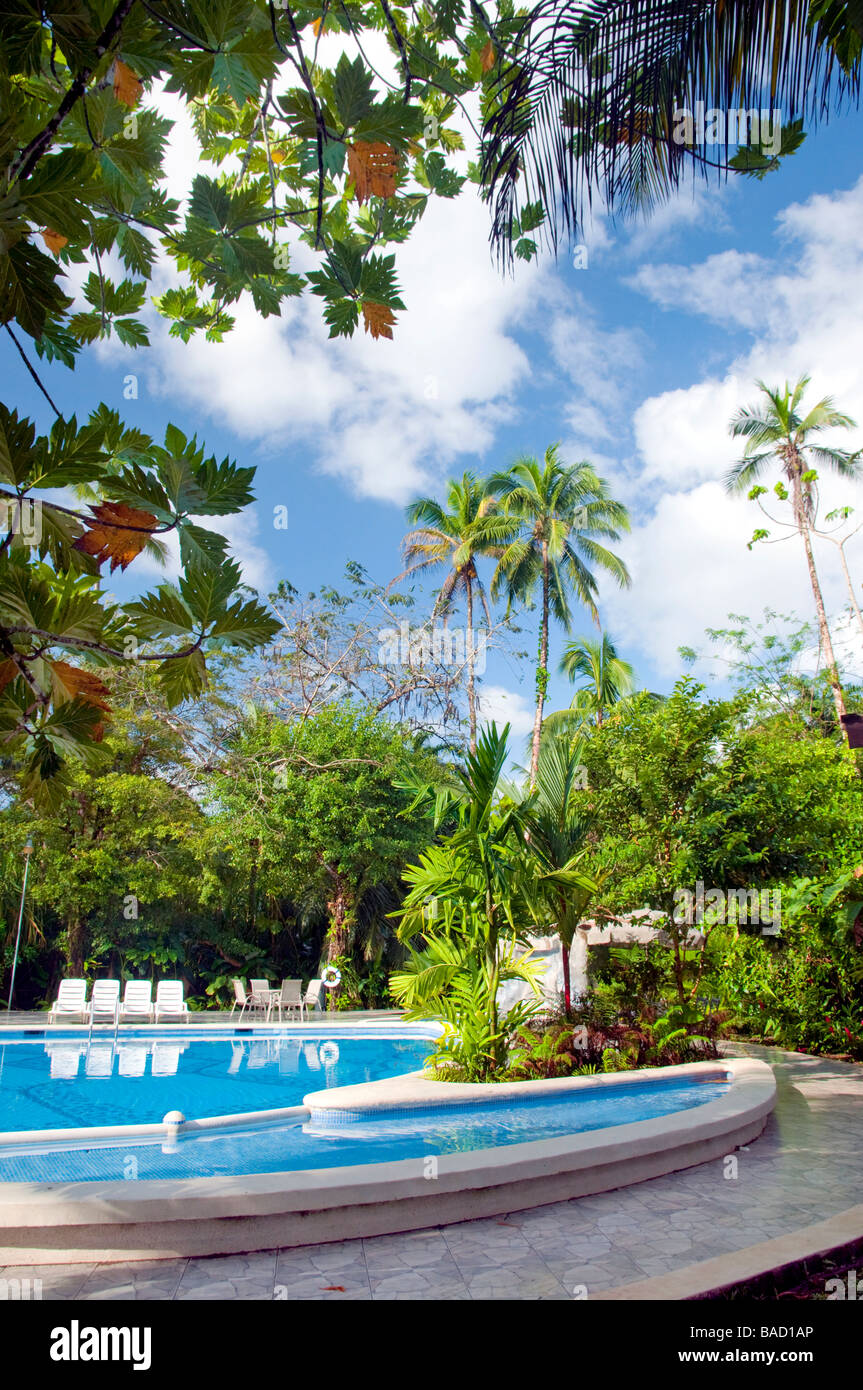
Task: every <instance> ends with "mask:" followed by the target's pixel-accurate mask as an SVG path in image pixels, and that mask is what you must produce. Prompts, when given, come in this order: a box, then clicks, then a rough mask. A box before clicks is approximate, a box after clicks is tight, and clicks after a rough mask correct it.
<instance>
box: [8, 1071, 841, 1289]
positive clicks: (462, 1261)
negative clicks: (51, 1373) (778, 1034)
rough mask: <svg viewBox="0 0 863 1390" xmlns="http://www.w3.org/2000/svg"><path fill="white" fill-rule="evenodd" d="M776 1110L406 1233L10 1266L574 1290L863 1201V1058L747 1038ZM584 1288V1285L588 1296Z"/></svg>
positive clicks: (65, 1276) (768, 1234) (664, 1266)
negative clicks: (715, 1151) (744, 1130)
mask: <svg viewBox="0 0 863 1390" xmlns="http://www.w3.org/2000/svg"><path fill="white" fill-rule="evenodd" d="M729 1050H733V1051H734V1052H737V1053H748V1054H751V1055H756V1056H760V1057H764V1058H765V1059H766V1060H768V1061H770V1062H771V1063H772V1065H773V1066H774V1068H775V1071H776V1076H777V1082H778V1086H779V1096H778V1103H777V1108H776V1111H775V1113H774V1114H773V1116H772V1117H771V1119H770V1121H769V1122H768V1126H767V1129H766V1130H765V1132H764V1134H763V1135H762V1137H761V1138H760V1139H758V1140H757V1141H756V1142H755V1143H753V1144H752V1145H750V1147H749V1148H748V1150H745V1151H741V1152H739V1153H738V1154H737V1155H736V1160H737V1162H736V1175H735V1173H734V1169H735V1165H734V1164H733V1163H730V1162H728V1161H727V1160H726V1161H725V1162H722V1161H714V1162H711V1163H705V1164H702V1165H701V1166H699V1167H697V1168H691V1169H688V1170H687V1171H686V1172H683V1173H677V1174H672V1175H670V1176H667V1177H662V1178H655V1179H653V1180H651V1181H649V1182H644V1183H639V1184H637V1185H635V1186H633V1187H630V1188H624V1189H621V1190H619V1191H616V1192H609V1193H603V1194H601V1195H599V1196H595V1197H582V1198H579V1199H576V1200H573V1201H569V1202H558V1203H555V1204H554V1205H553V1206H547V1207H539V1208H537V1209H535V1210H533V1211H527V1212H518V1213H516V1214H514V1215H512V1216H508V1217H500V1218H493V1219H492V1218H489V1219H484V1220H480V1221H466V1222H462V1223H461V1224H459V1225H454V1226H445V1227H439V1228H435V1229H431V1230H426V1231H418V1232H414V1233H409V1234H404V1235H390V1236H377V1237H375V1238H373V1239H368V1240H346V1241H341V1242H337V1243H330V1244H327V1245H318V1246H306V1247H301V1248H297V1249H283V1250H269V1251H263V1252H261V1253H256V1254H250V1255H225V1256H214V1257H211V1258H207V1259H188V1260H186V1259H183V1260H160V1261H148V1262H137V1263H130V1264H103V1265H98V1264H97V1265H65V1266H64V1265H53V1266H42V1267H40V1268H38V1269H37V1268H29V1267H15V1268H6V1269H3V1270H0V1278H3V1279H7V1280H8V1279H12V1278H22V1279H25V1278H30V1279H35V1278H38V1279H41V1281H42V1297H43V1298H46V1299H90V1300H108V1299H141V1300H150V1299H181V1300H185V1299H238V1298H240V1299H258V1300H270V1299H274V1298H275V1299H288V1300H293V1299H320V1300H331V1301H334V1302H338V1301H343V1300H346V1299H347V1300H358V1299H359V1300H363V1299H365V1300H368V1299H472V1298H475V1299H572V1298H573V1297H574V1296H579V1297H584V1296H585V1291H586V1294H587V1296H588V1297H590V1296H592V1295H595V1294H598V1293H601V1292H603V1291H606V1290H609V1289H612V1288H617V1287H619V1286H621V1285H625V1284H630V1283H634V1282H637V1281H640V1280H643V1279H646V1278H649V1277H651V1276H655V1275H661V1274H665V1273H669V1272H671V1271H673V1270H679V1269H682V1268H684V1267H686V1266H689V1265H692V1264H695V1263H696V1262H699V1261H702V1260H707V1259H710V1258H712V1257H715V1256H718V1255H722V1254H727V1253H728V1252H731V1251H736V1250H742V1249H744V1248H746V1247H748V1246H751V1245H754V1244H756V1243H758V1242H761V1241H766V1240H770V1239H772V1238H773V1237H776V1236H780V1235H785V1234H786V1233H788V1232H791V1231H794V1230H795V1229H799V1228H801V1227H805V1226H809V1225H811V1224H813V1223H815V1222H817V1221H820V1220H822V1219H823V1218H825V1217H828V1216H833V1215H835V1214H836V1213H838V1212H841V1211H844V1210H845V1209H846V1208H848V1207H851V1206H854V1205H855V1204H857V1203H859V1202H860V1201H861V1200H863V1067H860V1066H852V1065H848V1064H845V1063H842V1062H832V1061H827V1060H824V1059H821V1058H816V1057H807V1056H801V1055H798V1054H796V1053H787V1052H779V1051H777V1050H775V1049H767V1048H758V1047H750V1046H738V1045H736V1044H735V1046H734V1047H733V1049H729ZM576 1290H578V1293H577V1294H576V1292H575V1291H576Z"/></svg>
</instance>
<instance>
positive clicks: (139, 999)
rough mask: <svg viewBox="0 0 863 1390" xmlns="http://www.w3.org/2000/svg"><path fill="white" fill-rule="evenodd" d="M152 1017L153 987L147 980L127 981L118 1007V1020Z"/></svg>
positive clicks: (148, 1019)
mask: <svg viewBox="0 0 863 1390" xmlns="http://www.w3.org/2000/svg"><path fill="white" fill-rule="evenodd" d="M152 1017H153V986H152V984H151V983H150V981H149V980H127V981H126V988H125V990H124V991H123V1002H122V1004H121V1005H120V1018H121V1020H122V1019H124V1018H146V1019H147V1021H148V1022H149V1021H150V1019H151V1018H152Z"/></svg>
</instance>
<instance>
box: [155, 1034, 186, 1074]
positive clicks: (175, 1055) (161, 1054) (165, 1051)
mask: <svg viewBox="0 0 863 1390" xmlns="http://www.w3.org/2000/svg"><path fill="white" fill-rule="evenodd" d="M185 1050H186V1045H185V1043H173V1042H157V1043H153V1061H152V1063H151V1066H150V1071H151V1072H152V1074H153V1076H176V1074H177V1068H178V1067H179V1065H180V1054H181V1053H183V1052H185Z"/></svg>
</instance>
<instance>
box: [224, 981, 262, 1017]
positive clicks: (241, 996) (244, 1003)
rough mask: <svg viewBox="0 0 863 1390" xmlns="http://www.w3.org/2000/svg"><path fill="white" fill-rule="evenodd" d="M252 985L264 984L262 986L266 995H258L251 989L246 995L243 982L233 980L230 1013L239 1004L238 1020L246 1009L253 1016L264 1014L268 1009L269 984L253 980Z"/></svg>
mask: <svg viewBox="0 0 863 1390" xmlns="http://www.w3.org/2000/svg"><path fill="white" fill-rule="evenodd" d="M252 984H253V985H260V984H264V985H265V986H266V989H267V993H266V994H262V993H260V992H259V993H255V991H254V990H253V989H252V990H250V991H249V992H248V993H246V986H245V984H244V983H243V981H242V980H238V979H235V980H234V1004H233V1008H232V1009H231V1013H232V1014H233V1012H234V1009H235V1008H236V1007H237V1005H238V1004H239V1006H240V1019H241V1020H242V1017H243V1014H244V1013H245V1012H246V1010H247V1009H248V1011H249V1013H252V1014H254V1013H266V1012H267V1010H268V1009H269V1007H270V998H269V989H270V987H269V983H268V982H267V981H266V980H263V981H261V980H253V981H252Z"/></svg>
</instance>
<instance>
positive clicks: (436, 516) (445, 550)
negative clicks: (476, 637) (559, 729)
mask: <svg viewBox="0 0 863 1390" xmlns="http://www.w3.org/2000/svg"><path fill="white" fill-rule="evenodd" d="M493 506H494V501H493V498H492V497H491V495H490V494H489V492H488V490H487V488H486V486H485V485H484V484H483V483H481V482H480V481H479V479H478V478H477V477H476V476H475V474H473V473H471V472H469V471H468V472H465V473H463V474H462V477H461V480H460V481H459V480H457V479H454V478H453V479H450V481H449V483H448V484H447V502H446V507H442V506H441V504H440V503H439V502H437V501H435V499H434V498H433V497H418V498H417V499H416V501H414V502H411V503H410V505H409V506H408V507H407V508H406V516H407V519H408V521H409V522H410V523H411V524H412V525H413V526H414V528H415V529H414V530H412V531H409V532H408V534H407V535H406V536H405V538H404V540H403V541H402V553H403V555H404V558H405V560H406V561H407V568H406V569H405V570H404V572H403V574H401V575H399V576H398V577H399V578H400V579H401V578H404V575H406V574H417V573H420V572H422V571H425V570H430V569H431V570H434V569H439V568H441V567H442V566H446V567H447V574H446V577H445V579H444V581H443V584H442V585H441V587H440V591H439V593H438V596H437V598H436V600H435V604H434V608H433V609H432V617H442V616H445V615H447V614H448V613H450V612H451V611H452V608H453V606H454V604H455V603H456V602H457V601H458V598H459V597H460V596H463V597H464V601H465V608H466V613H467V636H466V641H465V656H466V661H467V699H468V717H469V723H470V751H471V752H472V753H474V752H476V671H475V667H476V653H475V649H474V643H473V610H474V600H475V599H476V598H478V599H479V601H480V603H481V604H482V609H483V612H484V614H485V620H486V624H487V626H488V627H489V628H490V627H491V610H490V609H489V604H488V596H487V594H486V591H485V586H484V585H483V583H482V580H481V579H480V577H479V573H478V571H477V567H476V562H477V558H478V557H479V556H480V555H483V554H489V553H491V552H492V549H493V532H494V522H493V521H492V520H491V517H490V514H491V512H492V510H493Z"/></svg>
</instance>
